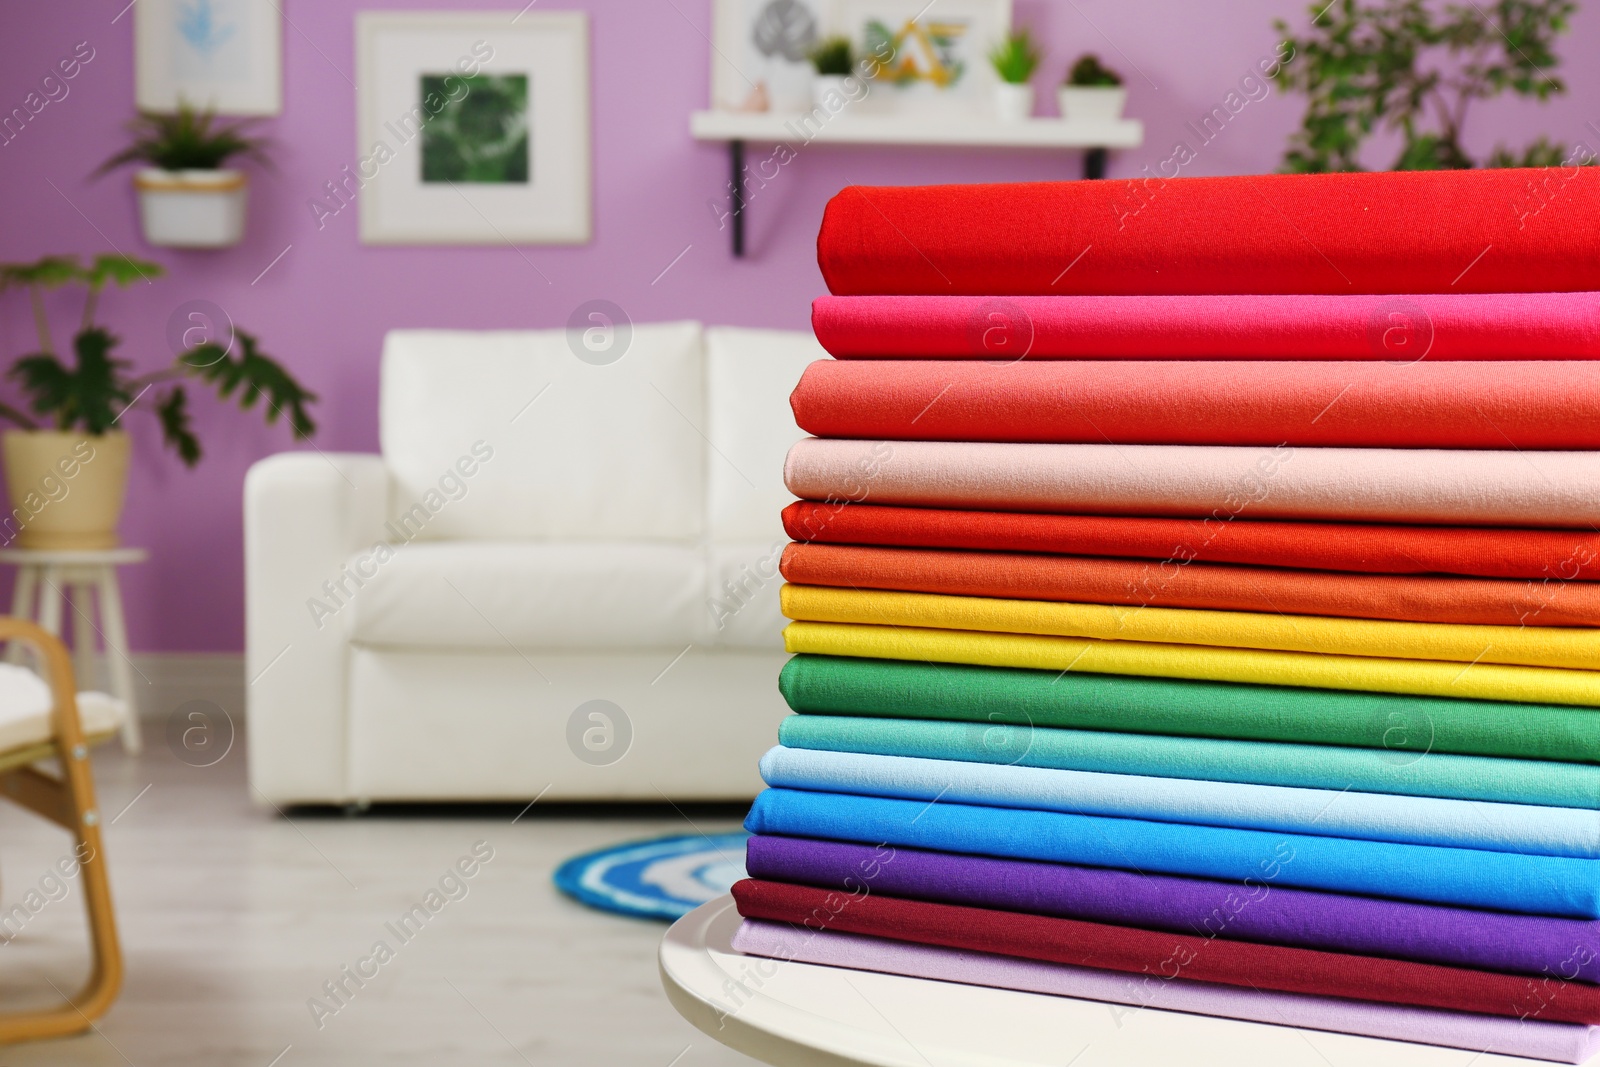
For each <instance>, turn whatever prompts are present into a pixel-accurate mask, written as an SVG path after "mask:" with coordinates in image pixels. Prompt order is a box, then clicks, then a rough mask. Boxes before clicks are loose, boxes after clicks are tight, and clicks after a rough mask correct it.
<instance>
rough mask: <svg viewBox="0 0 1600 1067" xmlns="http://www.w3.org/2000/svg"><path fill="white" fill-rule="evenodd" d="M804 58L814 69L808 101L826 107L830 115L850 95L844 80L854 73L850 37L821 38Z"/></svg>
mask: <svg viewBox="0 0 1600 1067" xmlns="http://www.w3.org/2000/svg"><path fill="white" fill-rule="evenodd" d="M807 58H808V59H810V60H811V69H812V70H814V71H815V72H816V74H815V76H814V77H813V78H812V79H811V97H812V103H814V104H815V105H816V106H817V107H820V108H825V109H827V110H828V112H829V113H830V114H831V113H834V112H837V111H838V110H839V109H840V108H842V107H843V106H844V102H845V101H846V100H848V99H849V98H850V97H849V94H848V93H846V92H845V79H846V78H848V77H850V75H851V74H852V73H853V72H854V65H855V51H854V49H853V48H852V47H851V45H850V38H848V37H840V36H837V35H835V36H832V37H824V38H823V39H822V40H820V41H818V42H817V43H816V44H815V45H814V46H813V47H812V49H811V51H810V52H809V53H807Z"/></svg>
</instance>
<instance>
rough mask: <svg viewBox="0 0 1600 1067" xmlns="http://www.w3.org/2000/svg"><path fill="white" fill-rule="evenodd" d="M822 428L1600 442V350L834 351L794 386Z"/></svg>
mask: <svg viewBox="0 0 1600 1067" xmlns="http://www.w3.org/2000/svg"><path fill="white" fill-rule="evenodd" d="M789 403H790V406H791V407H793V409H794V417H795V421H796V422H797V423H798V424H799V426H800V428H801V429H802V430H805V431H806V432H807V433H811V434H815V435H816V436H818V437H849V438H869V439H891V440H914V441H1026V442H1042V443H1063V444H1100V443H1102V442H1106V441H1110V442H1113V443H1116V444H1147V445H1153V444H1171V445H1263V446H1271V445H1279V444H1289V445H1338V446H1356V447H1374V448H1474V449H1504V448H1528V449H1593V448H1596V447H1597V446H1600V362H1583V361H1566V362H1557V361H1540V362H1532V361H1524V362H1494V363H1462V362H1457V363H1435V362H1428V361H1424V362H1421V363H1412V364H1406V365H1403V366H1402V365H1396V364H1392V363H1372V362H1368V363H1350V362H1346V363H1322V362H1317V363H1313V362H1261V363H1239V362H1233V363H1219V362H1197V361H1138V362H1134V361H1122V362H1118V361H1084V362H1021V363H1007V364H1002V365H994V364H990V363H984V362H981V361H950V360H941V361H934V360H916V361H894V362H890V361H882V360H833V359H822V360H818V361H817V362H815V363H813V364H811V366H809V367H807V368H806V371H805V374H804V375H803V376H802V377H801V379H800V384H799V385H798V386H796V387H795V390H794V392H793V394H792V395H791V396H790V397H789Z"/></svg>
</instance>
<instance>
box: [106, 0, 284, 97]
mask: <svg viewBox="0 0 1600 1067" xmlns="http://www.w3.org/2000/svg"><path fill="white" fill-rule="evenodd" d="M133 23H134V30H133V36H134V64H133V68H134V75H133V82H134V102H135V104H136V106H137V107H138V108H139V110H140V111H176V110H177V109H178V105H179V103H181V102H187V103H190V104H193V105H194V106H195V107H202V108H207V107H208V108H213V109H215V110H216V111H219V112H221V113H223V114H225V115H276V114H278V113H279V112H281V111H282V110H283V16H282V15H281V14H280V13H279V11H278V5H277V4H276V3H275V2H274V0H139V3H138V4H136V5H135V6H134V9H133Z"/></svg>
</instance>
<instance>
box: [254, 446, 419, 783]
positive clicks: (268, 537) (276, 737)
mask: <svg viewBox="0 0 1600 1067" xmlns="http://www.w3.org/2000/svg"><path fill="white" fill-rule="evenodd" d="M388 493H389V479H388V473H387V471H386V470H385V467H384V464H383V460H382V459H381V458H380V457H379V456H376V455H362V454H354V453H329V454H325V453H320V452H285V453H281V454H279V455H276V456H270V457H268V458H267V459H264V460H261V461H260V462H258V463H256V464H255V465H254V466H252V467H251V468H250V472H249V474H248V475H246V476H245V482H244V555H245V681H246V683H247V684H246V687H245V705H246V722H247V726H248V729H249V733H250V745H249V761H250V782H251V784H252V785H253V786H254V787H255V791H256V795H255V797H254V799H255V800H256V801H258V802H260V801H261V800H263V799H265V800H268V801H271V802H272V803H275V804H283V803H295V802H319V803H335V802H341V801H346V800H349V799H351V798H350V797H349V795H348V792H349V791H348V788H347V785H346V782H347V775H346V766H347V761H346V758H345V736H346V721H345V720H346V709H345V703H346V683H345V675H346V669H347V663H348V658H349V652H348V645H349V636H348V627H347V624H346V620H347V619H348V613H346V612H342V611H341V610H340V608H341V607H342V606H343V603H345V602H346V601H345V600H344V599H343V598H341V597H340V596H339V594H338V588H337V587H338V585H339V584H340V582H341V577H342V576H341V571H342V570H343V568H344V566H345V564H346V563H347V562H348V561H349V559H350V557H351V555H352V554H353V553H355V552H356V551H357V550H358V549H360V548H363V547H367V546H370V545H372V544H373V543H374V542H376V541H379V540H382V538H383V524H384V519H385V517H386V511H387V508H388ZM324 583H330V584H328V585H325V584H324ZM345 586H346V589H349V588H350V585H349V583H348V582H345ZM330 590H332V592H330ZM330 609H331V610H330ZM341 616H343V617H341Z"/></svg>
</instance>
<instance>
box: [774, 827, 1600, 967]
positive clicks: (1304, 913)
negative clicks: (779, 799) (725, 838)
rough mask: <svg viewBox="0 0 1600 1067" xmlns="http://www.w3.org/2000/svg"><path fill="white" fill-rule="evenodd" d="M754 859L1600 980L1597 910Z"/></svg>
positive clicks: (851, 888) (838, 848)
mask: <svg viewBox="0 0 1600 1067" xmlns="http://www.w3.org/2000/svg"><path fill="white" fill-rule="evenodd" d="M745 867H746V869H747V870H748V871H749V872H750V876H751V877H752V878H760V879H764V880H766V881H772V882H793V883H796V884H800V885H812V886H823V887H826V888H829V889H834V890H842V891H844V892H859V891H860V889H861V887H862V886H866V887H867V888H868V889H869V890H870V891H871V892H874V893H885V894H888V895H889V896H893V897H909V898H911V899H913V900H929V901H935V902H938V903H942V904H968V905H971V906H973V907H979V908H994V909H998V910H1001V911H1021V912H1029V913H1032V914H1036V915H1056V916H1060V917H1062V918H1066V919H1086V920H1089V921H1091V922H1104V923H1114V924H1117V925H1120V926H1138V927H1143V928H1144V929H1147V930H1170V931H1172V932H1173V933H1180V934H1197V935H1199V936H1201V937H1220V938H1225V939H1229V940H1234V941H1261V942H1264V943H1266V944H1272V945H1296V946H1299V947H1301V948H1322V949H1327V950H1329V951H1331V952H1353V953H1357V954H1360V955H1372V956H1393V957H1394V958H1396V959H1405V960H1417V961H1419V962H1423V963H1442V964H1446V965H1448V966H1455V967H1476V968H1482V969H1484V970H1490V971H1507V972H1510V973H1514V974H1545V973H1549V974H1559V975H1565V976H1569V977H1570V978H1572V979H1574V980H1576V981H1581V982H1589V983H1596V982H1600V923H1596V922H1594V921H1592V920H1585V919H1557V918H1552V917H1550V916H1543V915H1507V914H1505V913H1503V912H1492V911H1477V910H1474V909H1470V908H1449V907H1441V906H1439V905H1435V904H1413V903H1409V902H1407V901H1402V900H1381V899H1378V898H1375V897H1354V896H1344V895H1341V894H1335V893H1320V892H1317V891H1315V890H1309V889H1289V888H1286V887H1284V886H1268V885H1266V884H1265V883H1259V884H1255V885H1251V886H1241V885H1239V884H1238V883H1237V882H1219V881H1212V880H1209V879H1203V878H1182V877H1177V876H1174V875H1166V874H1150V873H1143V874H1141V873H1140V872H1138V871H1118V870H1112V869H1109V868H1104V867H1078V866H1073V865H1071V864H1064V863H1036V862H1031V861H1027V860H1003V859H992V858H989V857H986V856H957V855H952V854H950V853H945V852H926V851H922V850H919V849H910V848H884V847H879V846H876V845H857V844H850V843H848V842H843V841H815V840H810V839H807V838H801V837H772V836H758V837H753V838H751V839H750V841H749V843H748V845H747V855H746V859H745ZM1258 882H1259V880H1258Z"/></svg>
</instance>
